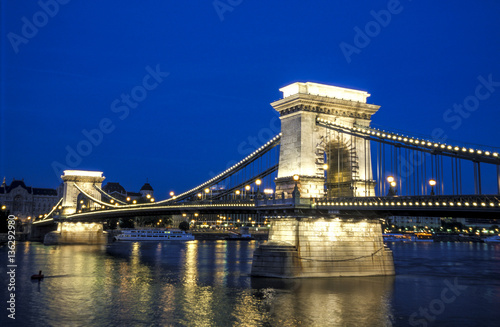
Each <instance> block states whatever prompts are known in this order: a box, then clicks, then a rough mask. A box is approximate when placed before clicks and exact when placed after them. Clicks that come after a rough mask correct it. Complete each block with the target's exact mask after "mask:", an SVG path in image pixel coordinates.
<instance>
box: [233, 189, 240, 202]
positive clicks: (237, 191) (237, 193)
mask: <svg viewBox="0 0 500 327" xmlns="http://www.w3.org/2000/svg"><path fill="white" fill-rule="evenodd" d="M240 193H241V191H240V190H236V192H234V194H235V200H237V198H238V197H239V195H240Z"/></svg>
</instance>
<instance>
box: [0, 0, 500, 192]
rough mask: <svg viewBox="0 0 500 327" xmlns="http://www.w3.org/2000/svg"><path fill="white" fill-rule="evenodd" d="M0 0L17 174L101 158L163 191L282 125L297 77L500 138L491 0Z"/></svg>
mask: <svg viewBox="0 0 500 327" xmlns="http://www.w3.org/2000/svg"><path fill="white" fill-rule="evenodd" d="M0 3H1V37H2V43H1V55H2V56H1V93H0V96H1V107H0V118H1V124H0V130H1V132H0V138H1V142H0V143H1V144H0V145H1V162H0V163H1V166H0V178H2V177H3V176H5V177H6V178H7V181H8V182H10V181H11V180H12V178H16V179H21V178H24V180H25V182H26V183H27V184H28V185H32V186H35V187H57V185H59V183H60V182H61V180H60V178H59V174H58V173H57V169H64V168H66V167H67V168H72V169H88V170H99V171H103V172H104V176H106V181H108V182H109V181H111V182H120V183H121V184H122V185H123V186H124V187H125V188H126V189H127V190H129V191H139V189H140V187H141V186H142V185H143V184H144V182H145V181H146V179H148V180H149V182H150V183H151V184H152V186H153V187H154V188H155V196H156V198H157V199H163V198H166V197H167V193H168V192H169V191H170V190H174V191H176V192H177V193H179V192H181V191H184V190H186V189H188V188H191V187H194V186H196V185H198V184H200V183H202V182H204V181H206V180H207V179H209V178H211V177H213V174H214V173H219V172H220V171H221V170H224V169H226V167H227V166H229V165H231V164H232V163H234V162H235V161H237V160H240V159H242V158H243V157H244V156H245V155H247V154H249V153H250V152H251V151H252V150H253V149H255V147H256V145H258V144H257V143H259V144H261V143H264V142H266V141H267V138H268V137H269V136H271V134H275V133H278V132H279V129H278V126H279V122H277V120H276V118H277V114H276V112H275V111H274V109H273V108H272V107H271V106H270V104H269V103H271V102H273V101H275V100H278V99H280V98H281V92H279V88H281V87H283V86H285V85H288V84H290V83H293V82H296V81H301V82H306V81H311V82H318V83H325V84H332V85H338V86H343V87H349V88H354V89H360V90H365V91H368V92H369V93H370V94H372V96H371V97H370V98H369V99H368V101H369V103H374V104H377V105H381V106H382V107H381V109H380V110H379V112H378V113H377V114H376V115H375V116H374V117H373V125H374V126H375V127H383V128H386V129H392V130H397V131H406V132H409V133H411V134H419V135H429V136H430V135H431V134H433V133H435V135H437V136H438V137H439V139H441V140H442V139H443V137H444V136H443V135H446V137H447V139H446V142H448V143H453V142H452V141H451V140H456V141H460V142H467V143H473V144H485V145H489V146H497V147H500V138H499V136H500V127H499V122H500V111H499V110H498V109H499V107H500V60H499V54H500V19H499V17H500V2H498V1H496V0H480V1H441V2H437V3H436V1H430V0H419V1H409V0H402V1H400V2H398V1H392V0H391V1H370V2H369V3H365V2H361V1H339V0H336V1H295V0H289V1H246V0H221V1H212V0H205V1H165V0H161V1H160V0H150V1H139V2H138V1H127V0H124V1H112V2H103V1H77V0H73V1H68V0H64V1H63V0H60V1H59V2H56V1H55V0H42V1H40V2H38V3H37V1H15V0H2V1H1V2H0ZM44 3H47V5H43V4H44ZM40 4H42V5H40ZM54 4H57V5H54ZM43 7H45V9H44V8H43ZM47 12H48V13H47ZM481 81H482V82H481ZM486 84H487V86H484V85H486ZM479 85H483V87H481V90H480V93H479V96H478V95H477V94H476V93H477V88H478V86H479ZM131 93H133V95H130V94H131ZM478 97H480V98H482V99H480V100H478ZM464 102H465V104H464ZM460 106H462V109H457V108H459V107H460ZM465 107H467V108H469V109H471V110H469V109H467V110H466V109H464V108H465ZM96 130H100V131H99V132H97V131H96ZM89 139H90V140H91V141H92V142H93V143H92V147H91V148H90V149H89V148H88V147H87V148H85V147H84V146H83V145H82V144H84V143H85V142H84V143H82V141H86V140H87V141H89ZM439 139H438V140H439ZM89 142H90V141H89ZM89 142H87V143H85V144H91V143H89ZM79 144H80V151H81V153H84V154H85V155H81V156H80V159H79V160H78V158H77V157H75V156H71V155H70V153H72V151H75V152H76V151H77V148H78V145H79ZM68 158H69V159H68ZM54 167H56V168H57V169H54ZM485 183H486V184H488V185H490V186H491V187H489V188H488V186H485V190H486V191H492V192H494V191H495V188H494V187H493V186H494V185H496V184H495V183H494V182H493V181H486V182H485Z"/></svg>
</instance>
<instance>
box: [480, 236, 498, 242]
mask: <svg viewBox="0 0 500 327" xmlns="http://www.w3.org/2000/svg"><path fill="white" fill-rule="evenodd" d="M483 241H484V242H486V243H500V235H494V236H490V237H487V238H485V239H484V240H483Z"/></svg>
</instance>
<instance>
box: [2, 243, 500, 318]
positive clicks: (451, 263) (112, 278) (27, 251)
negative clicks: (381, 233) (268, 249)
mask: <svg viewBox="0 0 500 327" xmlns="http://www.w3.org/2000/svg"><path fill="white" fill-rule="evenodd" d="M257 244H258V243H257V242H244V241H242V242H240V241H235V242H225V241H213V242H209V241H205V242H204V241H201V242H200V241H190V242H185V243H154V242H151V243H139V242H134V243H113V244H109V245H107V246H79V245H75V246H43V245H41V244H39V243H18V248H17V252H16V260H17V263H18V268H17V277H16V278H17V284H16V298H17V308H18V311H17V318H18V319H16V323H17V325H19V326H280V327H281V326H391V325H394V326H409V325H411V324H409V316H410V315H411V314H412V313H413V312H415V311H416V310H418V309H419V307H422V306H424V307H425V306H427V305H428V304H429V303H431V301H432V300H433V299H436V298H438V297H439V295H440V292H441V291H442V289H443V280H444V279H445V278H451V277H452V276H458V277H459V278H460V283H468V284H469V290H470V292H469V291H467V292H469V293H466V295H464V296H462V297H459V298H458V299H457V301H456V303H451V304H449V306H448V307H447V310H446V311H445V312H444V313H443V314H442V315H441V316H439V317H437V318H436V320H435V321H429V324H430V325H432V324H431V323H434V324H435V325H446V323H447V322H449V324H448V325H450V326H451V325H460V322H461V321H466V322H469V321H468V320H466V319H468V317H473V316H474V313H475V312H479V311H480V312H481V314H482V315H483V325H488V322H490V321H497V320H495V319H496V318H497V317H496V316H495V315H497V313H496V312H497V310H496V309H495V308H497V307H498V304H499V303H500V282H499V278H498V276H499V274H500V266H499V262H500V255H499V253H500V251H499V250H500V246H498V247H496V246H491V245H486V244H455V243H436V244H432V243H428V244H422V243H419V244H416V243H413V244H390V247H391V248H392V249H393V251H394V253H395V261H396V271H397V274H398V275H397V276H396V277H362V278H330V279H328V278H322V279H299V280H281V279H267V278H251V277H249V276H248V275H249V273H250V268H251V260H252V254H253V250H254V249H255V248H256V246H257ZM6 258H7V249H6V247H0V260H1V261H0V262H1V263H2V266H1V269H2V270H1V271H0V272H1V273H2V275H3V274H4V273H5V267H6V264H5V262H6ZM40 269H41V270H43V273H44V274H45V275H46V276H47V277H46V278H45V279H44V280H43V281H41V282H40V283H38V282H32V281H31V280H30V279H29V277H30V275H31V274H33V273H35V272H37V271H38V270H40ZM0 282H1V285H0V287H2V289H6V288H7V287H6V282H5V280H4V279H1V280H0ZM469 301H470V302H469ZM7 319H8V318H7V317H6V315H2V316H1V317H0V325H2V326H4V325H5V322H8V323H9V325H13V324H11V322H12V321H11V320H7ZM471 319H473V318H471ZM472 321H474V320H472ZM463 325H467V324H463Z"/></svg>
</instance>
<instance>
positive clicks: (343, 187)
mask: <svg viewBox="0 0 500 327" xmlns="http://www.w3.org/2000/svg"><path fill="white" fill-rule="evenodd" d="M280 91H281V92H283V99H281V100H278V101H275V102H273V103H271V105H272V106H273V108H274V109H275V110H277V111H278V112H279V113H280V119H281V133H282V136H281V144H280V159H279V169H278V177H277V179H276V192H277V193H285V195H286V196H291V194H292V192H293V190H294V187H295V185H297V187H298V189H299V191H300V194H301V197H303V198H319V197H324V196H325V195H326V194H325V186H326V188H327V189H328V191H327V192H328V194H327V195H328V196H334V197H335V196H373V195H375V181H374V180H373V172H372V165H371V152H370V142H369V141H367V140H364V139H361V138H359V137H353V136H351V135H347V134H342V133H338V132H336V131H332V130H328V129H326V128H324V127H320V126H318V125H317V124H316V120H317V119H318V118H322V119H327V120H330V121H333V122H337V123H341V124H343V125H345V126H349V127H352V126H354V125H355V124H356V125H358V126H369V125H370V122H371V117H372V115H373V114H375V113H376V112H377V110H378V109H379V108H380V106H377V105H374V104H368V103H367V102H366V99H367V98H368V97H369V96H370V94H369V93H367V92H365V91H360V90H354V89H347V88H342V87H338V86H333V85H325V84H317V83H311V82H306V83H300V82H297V83H293V84H290V85H288V86H285V87H283V88H281V89H280ZM325 160H326V164H327V165H328V168H327V169H326V177H325V166H324V165H325ZM294 176H298V178H299V180H298V181H296V180H294Z"/></svg>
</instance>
